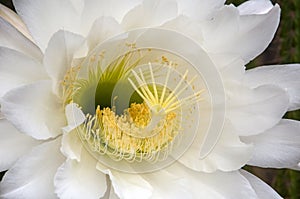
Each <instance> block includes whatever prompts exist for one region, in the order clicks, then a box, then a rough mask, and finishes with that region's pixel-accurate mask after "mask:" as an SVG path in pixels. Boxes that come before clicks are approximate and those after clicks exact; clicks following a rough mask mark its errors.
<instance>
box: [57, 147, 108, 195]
mask: <svg viewBox="0 0 300 199" xmlns="http://www.w3.org/2000/svg"><path fill="white" fill-rule="evenodd" d="M84 151H85V150H84ZM96 164H97V162H96V161H95V159H94V158H93V157H92V156H90V154H88V153H87V152H86V151H85V153H83V155H82V158H81V160H80V162H77V161H76V160H70V159H69V160H67V161H66V162H65V163H64V164H63V165H62V166H61V167H60V168H59V169H58V171H57V173H56V175H55V180H54V184H55V193H56V194H57V195H58V197H59V198H61V199H82V198H85V199H94V198H100V197H102V196H104V194H105V192H106V189H107V185H106V176H105V174H104V173H102V172H101V171H99V170H97V169H96Z"/></svg>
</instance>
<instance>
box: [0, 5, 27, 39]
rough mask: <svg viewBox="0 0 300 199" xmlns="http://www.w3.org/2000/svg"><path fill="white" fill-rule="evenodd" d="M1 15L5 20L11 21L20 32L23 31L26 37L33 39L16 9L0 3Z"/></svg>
mask: <svg viewBox="0 0 300 199" xmlns="http://www.w3.org/2000/svg"><path fill="white" fill-rule="evenodd" d="M0 17H2V18H3V19H4V20H5V21H7V22H8V23H10V24H11V25H12V26H13V27H15V28H16V29H17V30H18V31H19V32H21V33H22V34H23V35H24V36H25V37H27V38H28V39H30V40H31V41H32V37H31V35H30V33H29V32H28V30H27V27H26V25H25V24H24V22H23V21H22V20H21V18H20V17H19V15H17V14H16V13H15V12H14V11H12V10H11V9H9V8H7V7H6V6H3V5H1V4H0Z"/></svg>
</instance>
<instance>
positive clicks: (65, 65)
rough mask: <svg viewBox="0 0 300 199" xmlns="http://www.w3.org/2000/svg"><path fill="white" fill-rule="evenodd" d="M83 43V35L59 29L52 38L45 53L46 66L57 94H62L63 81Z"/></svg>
mask: <svg viewBox="0 0 300 199" xmlns="http://www.w3.org/2000/svg"><path fill="white" fill-rule="evenodd" d="M83 45H84V38H83V37H81V36H79V35H76V34H74V33H71V32H67V31H58V32H57V33H55V34H54V35H53V37H52V38H51V40H50V42H49V45H48V47H47V49H46V52H45V55H44V66H45V68H46V70H47V72H48V74H49V76H50V77H51V79H52V81H53V92H54V93H55V94H56V95H58V96H62V93H61V92H62V90H61V86H62V84H61V82H62V81H63V80H64V77H65V76H66V75H67V72H68V70H69V69H70V68H71V67H72V65H71V64H72V60H73V57H74V54H75V53H76V52H77V51H78V50H79V48H80V47H81V46H83ZM69 78H70V77H69Z"/></svg>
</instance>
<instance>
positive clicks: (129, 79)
mask: <svg viewBox="0 0 300 199" xmlns="http://www.w3.org/2000/svg"><path fill="white" fill-rule="evenodd" d="M127 58H128V57H127ZM127 58H126V56H125V57H123V58H122V59H127ZM115 63H117V64H118V63H124V61H123V62H122V61H121V62H120V61H119V60H118V61H117V62H115ZM119 67H120V66H119V65H116V66H114V69H112V70H107V72H108V73H109V74H106V72H104V76H103V74H102V76H101V77H100V78H99V81H98V84H97V88H96V96H95V101H96V103H97V104H96V105H97V107H96V111H95V113H94V114H90V113H88V114H87V117H86V121H85V123H84V125H83V126H82V127H81V130H80V131H79V132H80V137H81V139H82V140H84V141H85V142H86V143H87V145H88V146H89V148H90V149H91V150H92V151H93V152H94V153H98V154H99V155H104V154H105V155H108V156H109V157H110V158H112V159H114V160H123V159H124V160H127V161H129V162H132V161H142V160H147V161H150V162H156V161H158V160H164V159H165V158H167V157H168V155H169V154H170V152H171V151H172V148H173V144H174V143H175V139H176V138H177V136H178V134H180V132H181V117H180V116H181V112H182V110H181V108H182V107H183V105H185V106H192V105H193V104H194V103H196V102H197V101H199V100H200V94H201V92H197V93H193V94H192V95H189V96H186V97H185V98H181V99H179V98H180V97H179V96H180V95H181V94H182V93H183V92H184V91H185V90H186V89H187V88H188V87H189V86H190V84H191V83H192V82H193V81H194V79H195V78H193V79H192V80H191V81H190V82H188V81H186V78H187V75H188V71H186V72H185V73H184V75H180V74H177V73H175V74H176V75H177V78H179V79H178V80H177V85H176V86H175V87H174V89H172V90H171V89H170V88H169V84H170V82H171V80H170V76H172V73H174V71H172V70H173V69H172V67H171V66H169V65H164V66H162V65H161V64H159V65H157V64H156V65H155V66H153V65H152V64H151V63H148V64H144V65H140V66H134V67H131V66H124V65H122V67H123V68H125V69H126V68H127V67H129V68H130V71H129V73H127V74H119V75H117V74H114V73H116V70H117V71H118V72H117V73H120V71H119V70H118V68H119ZM161 71H165V72H166V77H165V80H164V83H163V84H162V85H161V84H160V83H159V82H157V80H159V79H161V78H162V76H161ZM173 75H174V74H173ZM115 76H118V78H117V79H116V80H117V81H114V80H115V79H114V78H115ZM108 77H109V78H108ZM107 81H108V82H109V83H107ZM105 85H107V87H106V86H105ZM82 86H84V85H81V87H80V89H83V87H82ZM118 86H121V88H122V91H124V90H127V91H130V89H131V90H132V91H131V93H132V95H131V96H130V98H129V99H128V98H127V99H126V97H124V95H122V92H121V93H119V92H118ZM94 87H95V86H94ZM80 89H79V91H80ZM84 90H85V89H84ZM107 96H108V97H109V100H108V99H105V98H107ZM120 98H121V99H120ZM111 101H112V102H111ZM118 101H121V102H124V101H125V102H126V101H128V103H129V107H126V108H122V106H120V105H118V104H120V103H118ZM117 108H118V109H119V111H117ZM120 110H122V112H121V111H120Z"/></svg>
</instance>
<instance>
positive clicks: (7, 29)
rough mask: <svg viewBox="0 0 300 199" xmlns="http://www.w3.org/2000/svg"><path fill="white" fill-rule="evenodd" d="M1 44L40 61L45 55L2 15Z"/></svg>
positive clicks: (0, 25)
mask: <svg viewBox="0 0 300 199" xmlns="http://www.w3.org/2000/svg"><path fill="white" fill-rule="evenodd" d="M0 46H3V47H7V48H11V49H14V50H17V51H20V52H22V53H24V54H25V55H28V56H29V57H32V58H34V59H36V60H38V61H40V60H42V56H43V55H42V53H41V51H40V49H39V48H38V47H37V46H36V45H35V44H34V43H32V42H31V41H30V40H28V39H27V38H26V37H25V36H24V35H23V34H22V33H20V32H19V31H18V30H17V29H16V28H14V27H13V26H12V25H11V24H9V23H8V22H7V21H5V20H3V19H2V18H1V17H0Z"/></svg>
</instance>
